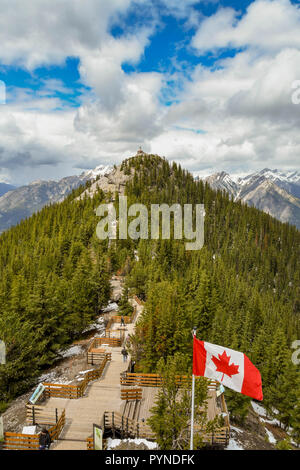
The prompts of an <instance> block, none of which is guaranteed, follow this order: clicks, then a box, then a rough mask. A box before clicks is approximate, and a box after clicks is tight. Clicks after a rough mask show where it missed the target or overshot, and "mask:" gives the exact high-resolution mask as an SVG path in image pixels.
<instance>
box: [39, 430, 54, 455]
mask: <svg viewBox="0 0 300 470" xmlns="http://www.w3.org/2000/svg"><path fill="white" fill-rule="evenodd" d="M39 445H40V450H49V449H50V445H51V437H50V434H49V432H48V431H47V429H46V428H44V429H42V432H41V434H40V438H39Z"/></svg>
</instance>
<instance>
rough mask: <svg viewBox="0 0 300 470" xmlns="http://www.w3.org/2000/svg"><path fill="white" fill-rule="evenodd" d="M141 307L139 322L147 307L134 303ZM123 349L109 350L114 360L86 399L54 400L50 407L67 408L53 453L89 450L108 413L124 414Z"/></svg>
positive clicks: (128, 328) (127, 330) (130, 329)
mask: <svg viewBox="0 0 300 470" xmlns="http://www.w3.org/2000/svg"><path fill="white" fill-rule="evenodd" d="M133 305H134V307H136V308H137V312H138V314H137V316H136V319H135V322H136V321H137V319H138V317H139V315H140V313H141V311H142V309H143V307H142V306H141V305H138V304H137V302H135V301H134V300H133ZM134 327H135V323H132V324H128V325H126V327H125V335H126V336H127V335H128V334H131V333H133V331H134ZM119 328H120V325H119V324H114V325H112V329H115V330H118V329H119ZM121 349H122V348H120V347H108V346H106V350H107V351H108V352H111V354H112V360H111V361H110V362H109V363H108V364H107V365H106V368H105V370H104V373H103V375H102V377H101V378H100V379H98V380H95V381H94V382H91V383H90V384H89V386H88V388H87V389H86V392H85V396H84V397H82V398H79V399H77V400H70V399H64V398H53V397H52V398H50V399H49V400H48V401H47V404H46V408H49V409H53V408H58V409H63V408H64V409H65V410H66V425H65V428H64V430H63V432H62V434H61V435H60V438H59V441H57V442H55V443H54V444H53V445H52V446H51V447H52V449H53V450H86V438H87V437H89V436H91V434H92V432H93V424H100V422H101V420H102V417H103V413H104V412H105V411H116V412H118V413H120V412H121V410H122V406H123V402H122V400H121V385H120V374H121V372H124V371H126V370H127V367H128V362H129V361H130V357H128V362H125V363H124V362H123V355H122V354H121Z"/></svg>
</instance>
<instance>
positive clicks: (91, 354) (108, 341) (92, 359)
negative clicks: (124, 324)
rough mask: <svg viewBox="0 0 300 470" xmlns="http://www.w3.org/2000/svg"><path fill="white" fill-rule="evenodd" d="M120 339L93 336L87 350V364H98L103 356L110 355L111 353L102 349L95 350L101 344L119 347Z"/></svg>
mask: <svg viewBox="0 0 300 470" xmlns="http://www.w3.org/2000/svg"><path fill="white" fill-rule="evenodd" d="M122 342H123V341H122V339H119V338H95V339H93V341H92V342H91V344H90V346H89V348H88V352H87V363H88V364H99V363H102V361H103V358H104V357H105V356H110V360H111V353H107V352H104V351H102V352H101V351H100V352H97V351H96V350H97V349H99V348H101V346H104V345H108V346H110V347H121V345H122Z"/></svg>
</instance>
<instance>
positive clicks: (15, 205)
mask: <svg viewBox="0 0 300 470" xmlns="http://www.w3.org/2000/svg"><path fill="white" fill-rule="evenodd" d="M98 176H99V177H100V179H99V181H98V182H97V185H96V186H99V187H101V188H102V189H103V190H104V191H111V192H114V191H116V190H117V191H120V190H122V188H123V187H125V183H126V181H127V179H128V178H130V176H128V175H127V176H126V175H123V173H122V172H120V170H119V168H116V169H113V168H111V167H109V166H103V165H100V166H98V167H96V168H95V169H94V170H89V171H86V172H83V173H82V174H81V175H79V176H68V177H66V178H63V179H61V180H60V181H40V180H39V181H34V182H33V183H31V184H29V185H27V186H22V187H20V188H15V187H14V186H11V185H8V184H6V183H0V233H1V232H3V231H4V230H7V229H8V228H9V227H11V226H13V225H16V224H17V223H18V222H20V220H22V219H24V218H26V217H30V216H31V215H32V214H33V213H34V212H37V211H39V210H40V209H42V207H44V206H45V205H47V204H50V203H55V202H60V201H62V200H63V199H64V198H65V197H66V196H67V195H68V194H69V193H70V192H71V191H72V190H73V189H76V188H78V187H79V186H80V185H81V184H85V183H86V182H87V181H94V180H96V178H97V177H98ZM203 180H204V181H205V182H207V183H208V184H209V185H210V186H211V187H212V188H213V189H216V190H224V191H226V192H228V193H229V194H230V195H231V196H232V198H233V199H234V200H235V201H242V202H244V203H246V204H249V205H251V206H255V207H256V208H258V209H260V210H262V211H264V212H267V213H269V214H270V215H272V216H273V217H275V218H277V219H279V220H281V221H282V222H289V223H290V224H293V225H295V226H296V227H297V228H298V229H300V173H299V172H287V173H283V172H281V171H279V170H270V169H268V168H265V169H264V170H262V171H259V172H257V173H252V174H249V175H247V176H245V177H243V178H238V179H236V178H233V177H231V176H230V175H229V174H228V173H226V172H224V171H222V172H220V173H215V174H213V175H211V176H208V177H206V178H203ZM96 186H95V187H96ZM93 189H94V185H92V186H91V188H90V189H89V190H88V193H90V194H92V193H93ZM121 192H122V191H121Z"/></svg>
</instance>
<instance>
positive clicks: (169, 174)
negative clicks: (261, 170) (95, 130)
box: [0, 155, 300, 439]
mask: <svg viewBox="0 0 300 470" xmlns="http://www.w3.org/2000/svg"><path fill="white" fill-rule="evenodd" d="M121 170H122V171H123V172H124V173H125V174H127V175H130V174H133V176H132V178H131V179H130V180H129V181H128V182H127V184H126V194H127V196H128V206H129V205H130V204H131V203H133V202H138V203H143V204H145V205H147V206H148V207H149V205H150V204H152V203H166V204H172V203H180V204H182V205H183V204H187V203H189V204H200V203H203V204H204V205H205V212H206V217H205V244H204V247H203V248H202V250H200V251H186V250H185V242H184V240H174V239H171V240H131V239H128V240H116V241H112V243H111V244H110V245H108V243H107V241H100V240H98V239H97V237H96V226H97V223H98V221H99V220H98V218H97V217H96V215H95V211H94V210H95V208H96V207H97V206H98V205H99V203H100V202H102V201H104V199H105V196H104V194H103V192H102V190H101V188H100V189H99V191H98V192H96V193H94V194H93V197H92V198H88V197H84V198H83V199H82V200H78V196H79V195H80V194H81V192H82V191H83V188H80V189H78V190H76V191H74V192H73V193H72V194H71V195H70V196H69V197H68V198H67V199H66V200H65V201H64V202H63V203H61V204H56V205H53V206H49V207H47V208H45V209H43V210H42V211H41V212H40V213H38V214H37V215H35V216H33V217H31V218H30V219H28V220H27V221H24V222H22V223H21V224H20V225H18V226H17V227H15V228H13V229H11V230H9V231H8V232H6V233H4V234H3V235H2V236H1V237H0V312H1V313H0V331H1V336H2V337H4V338H3V339H4V340H5V341H6V342H7V345H8V364H7V366H4V367H3V366H2V368H1V369H0V374H1V375H0V392H1V395H2V396H3V397H4V398H3V400H8V399H9V398H10V397H12V396H14V395H15V394H18V393H20V392H21V391H22V390H23V389H24V388H25V387H26V386H27V385H28V383H29V382H30V380H31V379H32V378H33V377H34V376H35V375H36V374H37V373H38V371H39V370H40V369H41V368H43V367H45V366H46V365H49V364H51V362H53V360H54V358H55V357H56V354H57V351H58V350H60V349H61V348H62V347H64V346H66V345H67V344H68V343H69V342H71V341H72V340H73V339H74V338H75V337H77V336H78V335H80V333H81V332H82V331H83V330H84V328H85V327H86V326H87V325H88V324H89V322H91V321H92V320H93V319H94V317H95V316H96V315H97V314H98V312H99V310H100V308H101V306H102V305H103V304H104V303H105V302H106V301H107V299H108V298H109V284H108V280H109V275H110V273H111V272H115V271H117V270H122V271H123V273H124V274H126V276H127V286H128V287H129V288H130V289H132V290H134V291H135V292H136V293H137V294H138V295H139V296H140V297H141V298H143V299H145V300H146V306H145V311H144V314H143V317H142V319H141V320H140V322H139V324H138V327H137V331H136V334H135V336H134V337H133V338H132V342H131V347H132V350H133V353H134V355H135V359H136V361H137V368H138V369H139V370H143V371H144V372H155V371H156V370H157V367H158V363H159V360H160V359H161V358H163V359H165V361H166V360H167V358H168V356H173V355H174V354H175V353H176V352H178V353H180V354H183V355H185V356H186V370H187V372H188V371H190V368H191V361H192V341H191V329H192V327H193V326H194V325H195V326H197V328H198V333H197V336H198V338H200V339H203V340H206V341H210V342H214V343H217V344H221V345H223V346H227V347H231V348H233V349H238V350H241V351H243V352H244V353H245V354H247V355H248V356H249V358H250V359H251V360H252V361H253V363H254V364H255V365H256V366H257V367H258V368H259V370H260V371H261V373H262V378H263V391H264V405H265V406H267V408H268V409H269V411H270V413H271V412H272V409H273V408H276V409H277V411H278V412H279V414H278V415H277V418H278V419H280V421H281V422H282V424H283V426H285V427H287V426H293V427H294V433H295V435H294V438H295V439H299V394H300V386H299V373H298V372H299V371H297V368H296V366H295V365H293V363H292V361H291V355H292V352H293V350H292V349H291V345H292V342H293V341H294V340H295V339H298V338H300V316H299V310H300V308H299V307H300V271H299V247H300V243H299V242H300V233H299V231H297V229H296V228H294V227H291V226H289V225H287V224H282V223H280V222H279V221H277V220H275V219H273V218H271V217H270V216H268V215H266V214H264V213H262V212H260V211H259V210H257V209H254V208H250V207H247V206H246V205H243V204H242V203H240V202H233V201H232V200H231V199H230V197H229V196H228V195H226V194H225V193H223V192H221V191H219V192H216V191H213V190H212V189H211V188H210V187H209V186H208V185H205V184H204V183H203V182H201V181H194V179H193V177H192V175H191V174H189V173H188V172H187V171H185V170H183V169H182V168H181V167H180V166H178V165H176V164H173V165H170V164H169V163H168V162H167V161H166V160H164V159H162V158H160V157H158V156H154V155H140V156H136V157H133V158H131V159H128V160H126V161H124V162H123V163H122V166H121ZM133 170H134V171H133ZM109 197H110V196H109V195H108V199H109ZM75 199H76V200H75ZM106 199H107V196H106ZM115 204H116V206H117V205H118V194H116V197H115ZM129 220H130V219H129ZM136 250H137V254H138V256H135V254H136V253H135V252H136ZM227 399H228V403H229V405H230V408H231V410H232V413H233V416H236V417H237V418H239V419H243V418H244V417H245V415H246V413H247V409H248V405H249V399H248V398H245V397H242V396H241V395H239V394H236V393H230V392H227ZM297 400H298V401H297ZM297 426H298V427H297Z"/></svg>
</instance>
